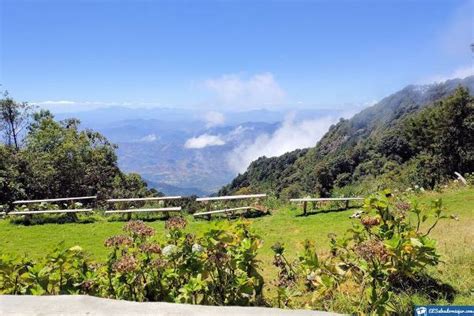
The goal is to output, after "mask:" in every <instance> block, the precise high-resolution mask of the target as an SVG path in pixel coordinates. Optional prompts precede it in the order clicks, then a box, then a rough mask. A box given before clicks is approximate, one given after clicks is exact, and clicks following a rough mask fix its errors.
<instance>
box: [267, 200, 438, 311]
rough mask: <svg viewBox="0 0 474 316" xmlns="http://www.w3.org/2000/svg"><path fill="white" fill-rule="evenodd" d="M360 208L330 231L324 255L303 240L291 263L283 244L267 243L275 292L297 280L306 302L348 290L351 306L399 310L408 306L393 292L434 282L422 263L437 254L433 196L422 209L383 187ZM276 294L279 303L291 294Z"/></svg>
mask: <svg viewBox="0 0 474 316" xmlns="http://www.w3.org/2000/svg"><path fill="white" fill-rule="evenodd" d="M364 209H365V215H364V216H362V217H361V218H360V219H359V220H358V221H360V222H359V223H357V224H354V225H353V227H352V228H351V229H349V230H348V231H347V234H346V236H344V237H343V238H336V236H335V235H331V236H330V243H331V253H330V255H328V256H326V257H324V258H321V257H319V256H318V255H317V254H316V251H315V249H314V246H313V245H312V244H311V243H310V242H305V246H304V251H303V253H302V254H301V255H300V256H299V257H298V259H297V260H296V261H295V262H291V263H290V262H289V260H288V259H287V258H285V256H284V251H283V247H281V246H275V247H273V250H274V252H275V265H276V266H277V267H278V268H279V270H280V273H279V284H278V285H280V289H279V294H281V293H290V292H289V291H288V286H290V287H293V288H294V289H296V288H298V287H299V286H300V288H301V286H303V289H304V292H305V293H306V294H309V295H310V299H309V301H308V302H306V303H307V304H309V305H310V306H312V307H316V308H324V309H331V306H330V304H332V303H333V302H334V300H335V298H336V297H337V296H341V295H344V294H345V293H347V291H349V292H350V293H351V294H350V297H352V300H351V301H352V305H353V306H354V311H360V310H361V309H362V310H363V311H365V312H370V313H377V314H383V313H387V312H396V313H398V312H405V311H404V310H400V308H402V309H403V308H408V307H406V306H405V307H403V306H402V307H401V306H400V302H398V301H397V298H396V296H395V295H393V294H394V293H397V292H406V293H410V291H423V285H424V284H425V285H426V284H431V285H432V284H433V282H434V280H433V279H432V278H430V277H429V275H428V274H427V268H428V267H429V266H436V265H437V264H438V263H439V255H438V253H437V252H436V242H435V241H434V240H433V239H431V238H430V237H429V235H430V233H431V231H432V230H433V229H434V227H435V226H436V225H437V223H438V221H439V220H441V219H443V218H446V216H444V215H443V208H442V203H441V201H440V200H436V201H434V202H433V203H432V205H431V208H430V209H429V210H428V211H427V212H426V211H424V210H422V208H421V207H420V206H419V205H418V204H417V203H416V202H411V203H407V202H404V201H402V200H397V199H396V198H395V197H393V196H392V194H391V193H390V192H389V191H383V192H380V193H377V194H374V195H371V196H370V197H368V198H367V199H366V200H365V204H364ZM430 217H431V218H432V220H431V222H430V224H429V225H428V219H429V218H430ZM283 280H292V282H290V283H288V282H286V283H285V282H282V281H283ZM277 283H278V282H277ZM278 299H279V304H280V305H288V304H289V302H291V300H292V299H293V297H291V296H288V295H281V296H279V297H278ZM364 306H365V307H364ZM364 309H365V310H364Z"/></svg>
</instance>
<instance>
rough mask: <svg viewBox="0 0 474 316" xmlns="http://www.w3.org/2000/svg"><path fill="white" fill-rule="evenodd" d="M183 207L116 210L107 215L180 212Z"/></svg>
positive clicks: (107, 212) (108, 212)
mask: <svg viewBox="0 0 474 316" xmlns="http://www.w3.org/2000/svg"><path fill="white" fill-rule="evenodd" d="M180 211H181V206H177V207H162V208H136V209H129V210H114V211H105V214H120V213H140V212H180Z"/></svg>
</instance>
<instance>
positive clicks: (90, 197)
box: [13, 195, 97, 204]
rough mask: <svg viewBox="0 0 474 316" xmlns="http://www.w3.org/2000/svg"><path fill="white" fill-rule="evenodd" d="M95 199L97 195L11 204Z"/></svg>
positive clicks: (21, 201)
mask: <svg viewBox="0 0 474 316" xmlns="http://www.w3.org/2000/svg"><path fill="white" fill-rule="evenodd" d="M96 198H97V195H93V196H77V197H70V198H57V199H44V200H19V201H15V202H13V204H32V203H49V202H61V201H76V200H93V199H96Z"/></svg>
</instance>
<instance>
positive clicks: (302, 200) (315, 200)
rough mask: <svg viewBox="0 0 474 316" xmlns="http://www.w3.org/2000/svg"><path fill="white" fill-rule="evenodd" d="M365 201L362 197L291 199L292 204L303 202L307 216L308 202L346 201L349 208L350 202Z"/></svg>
mask: <svg viewBox="0 0 474 316" xmlns="http://www.w3.org/2000/svg"><path fill="white" fill-rule="evenodd" d="M360 200H364V198H361V197H338V198H311V197H309V198H300V199H290V202H303V215H307V214H308V213H307V208H308V202H331V201H345V202H346V208H348V207H349V202H350V201H360Z"/></svg>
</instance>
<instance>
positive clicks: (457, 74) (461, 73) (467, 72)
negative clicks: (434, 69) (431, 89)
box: [420, 65, 474, 84]
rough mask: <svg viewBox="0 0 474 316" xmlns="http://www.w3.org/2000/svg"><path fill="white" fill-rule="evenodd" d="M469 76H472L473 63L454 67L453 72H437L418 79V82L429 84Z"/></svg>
mask: <svg viewBox="0 0 474 316" xmlns="http://www.w3.org/2000/svg"><path fill="white" fill-rule="evenodd" d="M469 76H474V67H473V65H466V66H463V67H459V68H457V69H455V70H454V71H453V72H451V73H449V74H438V75H434V76H431V77H428V78H426V79H423V80H421V81H420V84H429V83H434V82H444V81H446V80H449V79H456V78H460V79H463V78H466V77H469Z"/></svg>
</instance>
